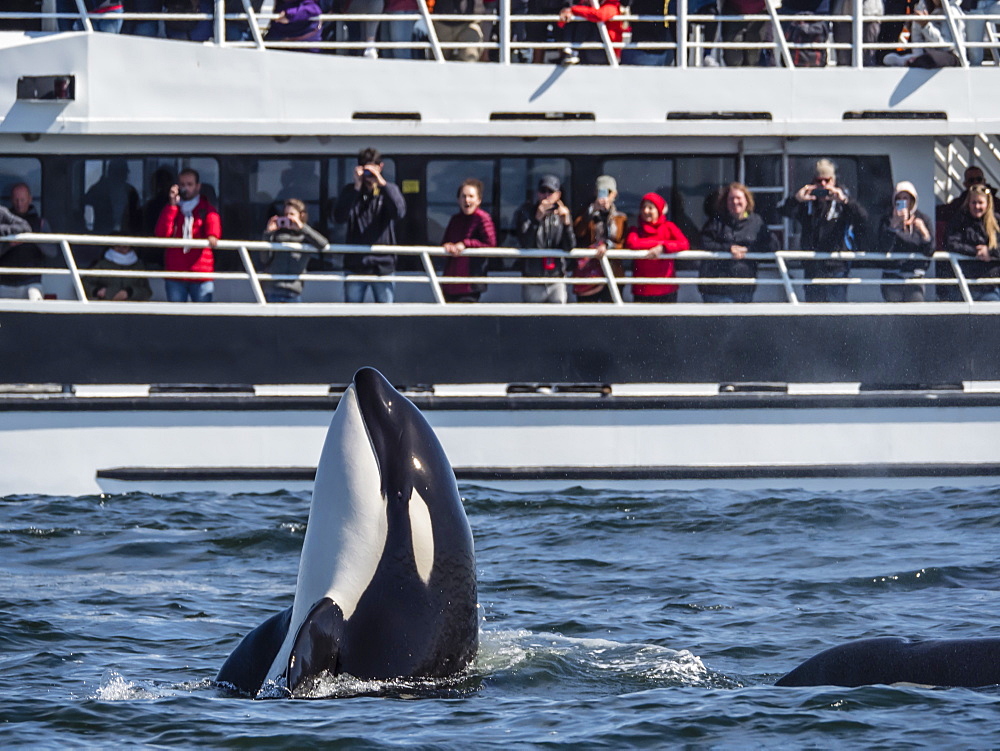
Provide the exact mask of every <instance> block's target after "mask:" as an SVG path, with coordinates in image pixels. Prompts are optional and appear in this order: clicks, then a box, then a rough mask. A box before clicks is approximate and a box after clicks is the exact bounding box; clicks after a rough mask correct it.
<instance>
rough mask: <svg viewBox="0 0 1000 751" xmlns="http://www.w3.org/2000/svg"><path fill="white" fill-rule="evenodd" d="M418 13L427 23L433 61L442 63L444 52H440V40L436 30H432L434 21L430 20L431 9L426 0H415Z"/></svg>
mask: <svg viewBox="0 0 1000 751" xmlns="http://www.w3.org/2000/svg"><path fill="white" fill-rule="evenodd" d="M417 6H418V8H419V10H420V15H422V16H423V17H424V23H425V24H427V39H428V41H429V42H430V43H431V52H433V53H434V62H436V63H443V62H444V54H442V52H441V42H440V41H438V35H437V31H435V30H434V22H433V21H432V20H431V11H430V9H429V8H428V7H427V0H417Z"/></svg>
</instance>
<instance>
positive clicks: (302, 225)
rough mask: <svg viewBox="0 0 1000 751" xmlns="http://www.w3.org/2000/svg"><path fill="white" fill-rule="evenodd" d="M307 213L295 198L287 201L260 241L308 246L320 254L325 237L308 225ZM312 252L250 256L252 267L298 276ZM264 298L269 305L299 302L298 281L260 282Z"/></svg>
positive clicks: (267, 271)
mask: <svg viewBox="0 0 1000 751" xmlns="http://www.w3.org/2000/svg"><path fill="white" fill-rule="evenodd" d="M308 222H309V212H308V211H307V210H306V205H305V204H304V203H303V202H302V201H300V200H299V199H298V198H288V199H286V200H285V203H284V206H282V209H281V215H280V216H278V215H277V214H276V215H274V216H272V217H271V218H270V219H268V221H267V228H266V229H265V230H264V238H263V239H264V242H269V243H299V244H301V245H306V244H308V245H312V246H313V247H314V248H316V250H317V251H319V252H320V253H322V251H323V248H325V247H326V238H325V237H323V235H321V234H320V233H319V232H317V231H316V230H314V229H313V228H312V227H310V226H309V224H308ZM313 255H314V254H313V253H308V252H306V251H302V250H262V251H258V252H257V253H255V254H254V265H255V266H257V267H258V269H259V270H261V271H264V272H266V273H268V274H274V275H281V276H299V275H300V274H301V273H302V272H303V271H305V270H306V267H307V266H308V265H309V259H310V258H312V257H313ZM264 299H266V300H267V301H268V302H270V303H285V302H302V280H301V279H278V280H272V281H267V282H265V283H264Z"/></svg>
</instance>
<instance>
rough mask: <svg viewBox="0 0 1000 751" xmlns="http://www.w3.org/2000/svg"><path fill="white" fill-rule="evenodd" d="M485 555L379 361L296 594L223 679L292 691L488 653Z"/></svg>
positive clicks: (351, 416) (445, 473)
mask: <svg viewBox="0 0 1000 751" xmlns="http://www.w3.org/2000/svg"><path fill="white" fill-rule="evenodd" d="M478 638H479V611H478V604H477V595H476V577H475V550H474V545H473V539H472V531H471V528H470V527H469V522H468V519H467V518H466V515H465V510H464V508H463V506H462V500H461V497H460V496H459V492H458V486H457V484H456V481H455V474H454V471H453V470H452V468H451V465H450V464H449V462H448V459H447V457H446V456H445V453H444V450H443V449H442V447H441V444H440V442H439V441H438V439H437V436H435V434H434V431H433V430H432V429H431V427H430V425H428V423H427V421H426V420H425V419H424V417H423V415H422V414H421V413H420V411H419V410H418V409H417V408H416V407H415V406H414V405H413V403H412V402H410V401H409V400H408V399H406V398H405V397H403V396H402V395H401V394H400V393H399V392H398V391H396V390H395V389H394V388H393V387H392V386H391V385H390V384H389V382H388V381H387V380H386V379H385V378H384V377H383V376H382V375H381V374H380V373H379V372H378V371H376V370H374V369H372V368H362V369H361V370H359V371H358V372H357V374H355V376H354V380H353V382H352V384H351V385H350V387H348V389H347V391H346V392H345V393H344V395H343V397H342V398H341V400H340V404H339V405H338V406H337V410H336V412H335V413H334V416H333V419H332V421H331V423H330V428H329V430H328V431H327V437H326V441H325V443H324V446H323V451H322V454H321V456H320V461H319V464H318V465H317V470H316V482H315V487H314V490H313V497H312V503H311V506H310V511H309V523H308V526H307V528H306V534H305V539H304V541H303V544H302V553H301V557H300V559H299V570H298V580H297V583H296V589H295V599H294V602H293V604H292V606H291V607H289V608H287V609H286V610H283V611H281V612H279V613H277V614H275V615H274V616H272V617H271V618H269V619H267V620H266V621H265V622H264V623H262V624H261V625H260V626H258V627H257V628H255V629H253V630H252V631H251V632H250V633H248V634H247V635H246V637H244V639H243V640H242V641H241V642H240V644H239V645H238V646H237V647H236V649H235V650H234V651H233V652H232V654H231V655H230V656H229V658H228V659H227V660H226V662H225V663H224V664H223V666H222V668H221V669H220V671H219V674H218V676H217V677H216V679H215V680H216V683H217V684H218V685H220V686H223V687H226V688H229V689H231V690H236V691H238V692H239V693H241V694H244V695H250V696H255V695H257V694H258V693H259V691H260V690H261V688H262V687H263V686H264V685H265V684H267V683H268V682H273V683H274V684H275V685H277V686H283V687H284V688H285V689H286V690H287V692H288V694H290V695H291V696H301V695H305V694H307V693H308V692H309V690H310V688H311V687H312V685H313V683H314V681H315V679H316V678H317V677H318V676H320V675H322V674H324V673H328V674H331V675H338V674H341V673H345V674H349V675H351V676H354V677H356V678H361V679H390V678H401V677H403V678H407V677H429V678H437V677H444V676H448V675H452V674H454V673H457V672H459V671H461V670H462V669H463V668H465V667H466V666H467V665H468V664H469V662H470V661H471V660H472V659H473V657H474V656H475V654H476V650H477V648H478Z"/></svg>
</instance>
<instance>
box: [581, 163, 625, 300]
mask: <svg viewBox="0 0 1000 751" xmlns="http://www.w3.org/2000/svg"><path fill="white" fill-rule="evenodd" d="M596 190H597V195H596V196H595V197H594V200H593V202H592V203H591V204H590V205H589V206H588V207H587V209H586V210H585V211H584V212H583V213H582V214H580V215H579V216H577V218H576V219H575V220H574V221H573V231H574V233H575V234H576V244H577V245H578V246H580V247H581V248H593V249H594V250H596V251H597V254H596V255H595V256H593V257H591V258H578V259H576V261H575V268H573V270H572V273H571V276H575V277H579V278H581V279H586V280H587V281H586V283H584V284H574V285H573V294H575V295H576V301H577V302H613V301H614V299H613V298H612V297H611V290H610V288H609V287H608V285H607V282H606V281H605V275H604V268H603V266H602V265H601V257H602V256H604V254H605V253H606V252H607V251H608V249H615V250H617V249H619V248H621V247H622V246H623V245H624V244H625V233H626V231H627V230H628V217H627V216H626V215H625V214H624V213H622V212H621V211H619V210H618V208H617V207H616V206H615V198H617V197H618V182H617V181H616V180H615V179H614V178H613V177H612V176H611V175H601V176H600V177H598V178H597V184H596ZM572 263H573V262H572V261H571V264H572ZM611 268H612V270H613V271H614V273H615V276H622V273H623V272H622V262H621V261H618V260H614V261H612V262H611Z"/></svg>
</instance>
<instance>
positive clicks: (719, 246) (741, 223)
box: [698, 211, 778, 295]
mask: <svg viewBox="0 0 1000 751" xmlns="http://www.w3.org/2000/svg"><path fill="white" fill-rule="evenodd" d="M700 244H701V249H702V250H711V251H715V252H722V253H728V252H729V249H730V248H731V247H732V246H733V245H743V246H746V248H747V250H748V251H749V252H750V253H773V252H774V251H776V250H777V249H778V241H777V239H776V238H775V236H774V235H772V234H771V232H770V231H769V230H768V229H767V223H766V222H765V221H764V220H763V219H762V218H761V216H760V214H749V215H748V216H746V217H740V218H737V217H734V216H733V215H732V214H730V213H729V212H728V211H727V212H725V214H722V215H716V216H713V217H712V218H711V219H709V220H708V221H707V222H706V223H705V226H704V227H702V228H701V243H700ZM698 275H699V276H703V277H724V276H730V277H737V278H743V279H753V278H755V277H756V276H757V262H756V261H752V260H750V259H747V258H743V259H739V260H737V259H733V260H724V259H718V260H716V259H712V260H707V261H702V262H701V270H700V271H699V273H698ZM698 291H699V292H701V293H702V294H703V295H725V294H728V293H730V292H732V291H733V287H731V286H728V285H718V284H700V285H698Z"/></svg>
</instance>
